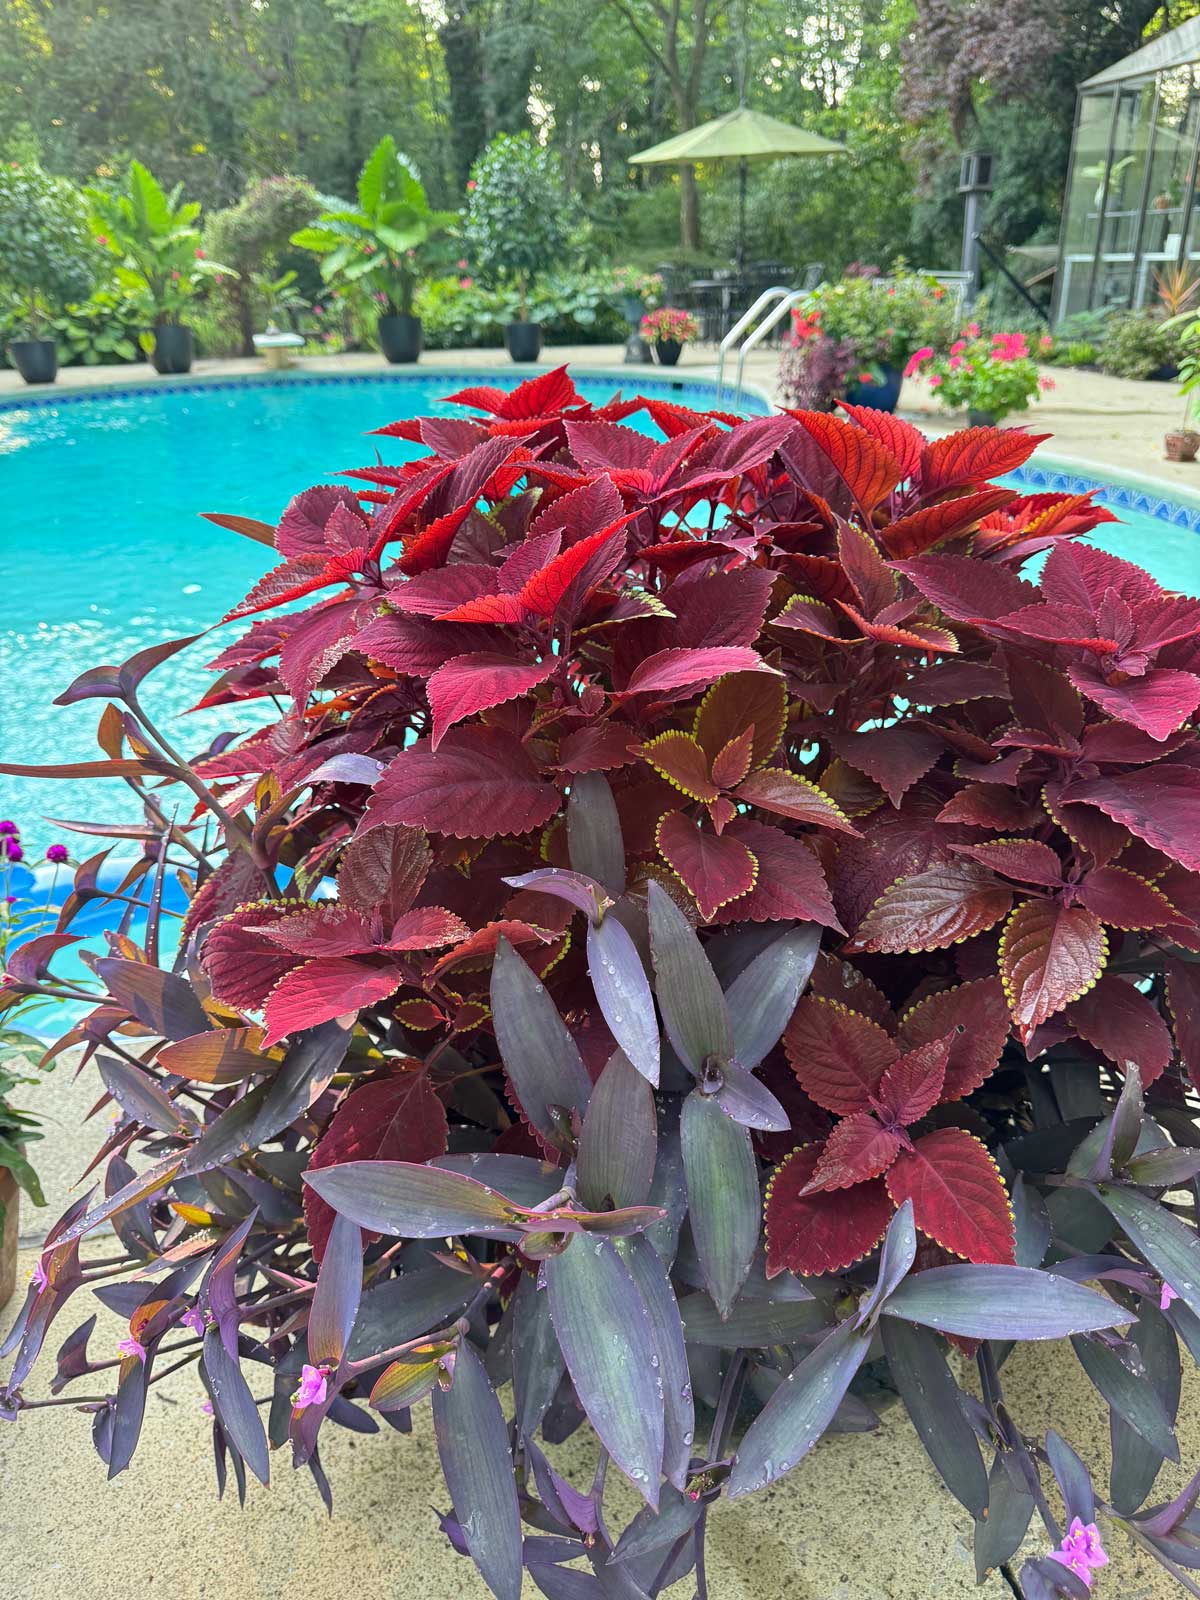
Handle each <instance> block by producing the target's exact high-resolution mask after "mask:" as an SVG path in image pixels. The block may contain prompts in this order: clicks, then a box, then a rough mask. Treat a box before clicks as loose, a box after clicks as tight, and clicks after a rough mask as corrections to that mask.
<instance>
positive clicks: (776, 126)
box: [629, 106, 850, 166]
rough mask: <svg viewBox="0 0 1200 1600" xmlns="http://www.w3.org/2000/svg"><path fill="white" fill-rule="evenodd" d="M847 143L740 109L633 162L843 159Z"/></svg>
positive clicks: (633, 158)
mask: <svg viewBox="0 0 1200 1600" xmlns="http://www.w3.org/2000/svg"><path fill="white" fill-rule="evenodd" d="M849 153H850V152H849V151H848V150H847V149H846V146H845V145H844V144H838V142H837V141H836V140H835V139H823V138H822V137H821V135H820V134H819V133H809V132H808V131H807V130H806V129H804V128H796V127H793V126H792V124H791V123H790V122H780V121H779V119H778V117H768V116H767V115H766V113H765V112H762V111H752V110H751V109H750V107H749V106H738V107H737V108H736V110H734V111H727V112H726V113H725V115H724V116H723V117H715V118H714V119H713V121H712V122H705V123H702V124H701V126H700V127H698V128H689V129H688V131H687V132H686V133H678V134H676V135H675V137H674V138H673V139H664V140H663V142H662V143H661V144H656V145H652V146H651V147H650V149H649V150H639V151H638V153H637V155H635V156H630V158H629V159H630V161H633V162H637V163H638V164H639V165H641V166H658V165H668V164H670V163H672V162H690V161H731V160H732V161H770V160H774V159H776V158H777V157H779V156H844V155H849Z"/></svg>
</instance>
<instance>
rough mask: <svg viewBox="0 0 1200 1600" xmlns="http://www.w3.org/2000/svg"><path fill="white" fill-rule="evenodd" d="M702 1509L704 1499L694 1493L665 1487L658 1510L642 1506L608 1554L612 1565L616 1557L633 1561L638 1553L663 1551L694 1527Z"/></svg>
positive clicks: (640, 1554)
mask: <svg viewBox="0 0 1200 1600" xmlns="http://www.w3.org/2000/svg"><path fill="white" fill-rule="evenodd" d="M703 1510H704V1502H703V1501H702V1500H701V1499H700V1497H699V1496H697V1497H696V1498H695V1499H694V1500H693V1499H692V1497H691V1495H687V1494H681V1493H680V1491H679V1490H678V1489H672V1488H668V1489H666V1490H665V1491H664V1493H663V1497H662V1503H661V1505H660V1507H659V1509H658V1512H657V1514H656V1513H655V1512H653V1511H651V1510H650V1508H649V1506H643V1507H642V1509H641V1510H640V1511H639V1512H638V1514H637V1516H636V1517H634V1519H633V1521H632V1522H631V1523H630V1524H629V1526H628V1527H627V1528H626V1529H625V1531H624V1533H623V1534H622V1535H621V1537H620V1538H619V1539H618V1540H617V1543H616V1548H615V1549H614V1550H613V1553H612V1555H610V1556H609V1558H608V1562H609V1565H610V1566H611V1565H612V1563H613V1562H615V1561H636V1560H637V1559H638V1557H639V1556H644V1555H649V1554H651V1553H652V1552H654V1551H656V1550H662V1551H664V1552H665V1551H666V1549H667V1547H668V1546H669V1545H672V1544H674V1543H675V1541H676V1540H677V1539H681V1538H682V1537H683V1535H684V1534H686V1533H687V1532H688V1531H689V1529H691V1528H694V1527H695V1526H696V1523H697V1522H698V1521H699V1520H700V1516H701V1513H702V1512H703Z"/></svg>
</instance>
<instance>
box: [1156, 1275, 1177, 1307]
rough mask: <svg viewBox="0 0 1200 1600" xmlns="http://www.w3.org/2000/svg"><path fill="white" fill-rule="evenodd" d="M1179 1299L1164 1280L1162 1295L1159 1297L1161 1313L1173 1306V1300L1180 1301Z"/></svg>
mask: <svg viewBox="0 0 1200 1600" xmlns="http://www.w3.org/2000/svg"><path fill="white" fill-rule="evenodd" d="M1178 1299H1179V1296H1178V1295H1177V1294H1176V1293H1175V1291H1174V1289H1172V1287H1171V1285H1170V1284H1169V1283H1168V1282H1167V1280H1166V1279H1165V1278H1164V1279H1163V1286H1162V1293H1161V1294H1160V1295H1159V1297H1158V1309H1159V1310H1160V1311H1165V1310H1166V1309H1167V1307H1168V1306H1169V1305H1170V1304H1171V1301H1172V1300H1178Z"/></svg>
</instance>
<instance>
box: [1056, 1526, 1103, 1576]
mask: <svg viewBox="0 0 1200 1600" xmlns="http://www.w3.org/2000/svg"><path fill="white" fill-rule="evenodd" d="M1062 1547H1063V1549H1064V1550H1068V1549H1069V1550H1071V1551H1072V1552H1073V1553H1074V1554H1076V1555H1079V1556H1082V1557H1083V1559H1084V1560H1085V1561H1086V1562H1087V1564H1088V1566H1089V1567H1106V1566H1107V1565H1108V1556H1107V1555H1106V1554H1105V1551H1104V1546H1103V1545H1102V1544H1101V1543H1100V1530H1099V1528H1098V1527H1097V1526H1096V1524H1095V1523H1094V1522H1088V1523H1084V1522H1083V1521H1082V1520H1081V1519H1080V1518H1079V1517H1074V1518H1072V1520H1071V1526H1070V1527H1069V1528H1068V1529H1067V1536H1066V1538H1065V1539H1064V1540H1063V1542H1062Z"/></svg>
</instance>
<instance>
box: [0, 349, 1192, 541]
mask: <svg viewBox="0 0 1200 1600" xmlns="http://www.w3.org/2000/svg"><path fill="white" fill-rule="evenodd" d="M548 370H550V368H549V367H548V366H547V365H546V364H544V363H538V364H537V365H536V366H533V367H531V368H530V369H529V376H530V377H535V376H537V375H538V374H539V373H544V372H546V371H548ZM668 370H669V371H670V376H668V375H667V372H665V371H664V370H663V369H662V368H661V367H653V368H650V369H647V368H645V367H643V366H640V365H636V366H635V365H631V366H610V365H607V364H603V365H597V366H592V365H590V364H587V363H578V362H576V363H572V364H571V371H572V373H573V374H574V375H575V376H576V377H578V378H580V379H583V380H593V381H594V380H597V379H606V380H611V381H616V382H619V383H624V384H625V385H629V384H630V382H631V381H632V382H636V384H637V386H638V387H639V388H644V389H649V390H651V391H654V390H657V391H659V392H661V391H664V390H665V391H667V392H668V393H670V392H678V393H682V392H685V391H686V392H689V393H691V394H692V395H695V396H697V397H700V398H703V399H706V400H708V401H710V403H711V404H712V405H713V406H714V407H715V406H716V405H717V404H718V403H719V402H720V401H721V400H722V399H724V398H725V396H726V395H727V393H728V386H727V385H726V386H724V387H722V388H718V385H717V383H716V380H715V374H713V373H710V371H709V369H707V368H701V369H699V370H697V369H695V368H685V369H682V370H679V371H678V372H677V371H675V370H674V369H668ZM701 373H703V374H704V375H703V376H701V375H700V374H701ZM500 375H504V376H506V377H507V376H510V375H511V376H516V377H520V376H522V374H521V373H520V372H519V371H518V372H514V370H513V368H512V367H504V366H497V367H496V368H495V369H492V368H489V367H468V366H445V367H443V366H436V365H426V366H418V367H415V368H413V369H412V370H406V371H404V372H397V371H395V369H394V368H392V367H388V366H380V367H378V368H376V367H372V368H371V369H369V370H367V371H361V372H344V373H340V372H308V371H304V370H302V369H295V370H290V371H286V372H268V371H265V370H264V371H261V372H244V373H236V374H229V373H180V374H178V375H166V374H164V375H163V376H161V377H156V378H155V380H154V381H153V382H152V383H149V382H146V381H145V377H144V374H140V373H139V375H138V376H137V377H134V376H132V375H131V377H130V379H129V380H128V381H127V382H126V381H123V380H120V379H116V380H113V381H111V382H108V383H104V384H97V385H95V386H94V387H91V386H89V387H86V388H78V389H67V390H55V389H53V388H51V389H48V390H44V391H40V392H38V393H36V394H31V395H20V396H16V397H11V398H4V399H0V415H3V414H5V413H8V412H13V411H28V410H35V409H46V408H50V407H59V406H74V405H83V404H86V403H87V402H89V401H91V400H105V399H112V398H114V397H120V396H125V395H130V394H134V395H155V394H159V393H162V392H163V391H164V390H166V391H170V392H172V393H179V392H181V391H182V392H185V393H186V392H193V391H195V392H199V391H203V390H208V389H212V390H216V391H222V390H234V389H242V388H247V387H250V388H263V389H283V388H289V387H295V388H316V387H325V386H331V385H339V384H340V385H346V386H353V387H361V386H362V385H363V384H367V383H379V382H380V381H381V380H382V381H385V382H389V383H393V384H396V385H403V384H406V383H427V382H429V381H437V382H443V381H444V382H446V383H462V384H466V385H471V384H480V383H481V382H486V380H487V379H488V378H489V377H494V376H500ZM742 395H743V398H744V399H750V400H752V401H753V402H754V405H755V406H756V407H758V408H761V410H762V413H763V414H769V413H770V411H771V410H772V408H773V407H774V403H775V402H774V400H773V398H772V396H771V394H770V393H769V392H768V391H767V389H766V388H764V387H763V385H761V384H759V383H755V382H753V381H747V382H745V383H744V384H743V386H742ZM725 403H726V405H728V404H729V401H728V400H727V399H726V401H725ZM921 420H922V419H917V421H916V425H917V426H920V423H921ZM1101 471H1102V472H1103V474H1104V475H1103V476H1100V475H1099V474H1100V473H1101ZM1007 476H1008V477H1009V479H1010V480H1013V481H1015V482H1017V483H1018V484H1019V485H1020V486H1021V487H1022V488H1027V489H1029V490H1032V491H1035V492H1036V491H1043V490H1052V491H1053V490H1064V491H1066V492H1067V493H1071V494H1087V493H1090V492H1092V491H1100V493H1101V494H1102V495H1103V498H1104V500H1105V502H1106V503H1107V504H1108V505H1110V506H1112V507H1114V508H1116V509H1118V510H1122V509H1123V510H1130V511H1140V512H1142V513H1144V514H1146V515H1148V516H1151V517H1154V518H1156V519H1157V520H1158V521H1161V522H1167V523H1169V524H1171V525H1172V526H1174V527H1183V528H1188V529H1190V530H1191V531H1192V532H1200V488H1192V487H1191V486H1190V485H1187V484H1179V483H1173V482H1170V481H1169V480H1167V479H1164V478H1156V477H1154V476H1153V474H1151V473H1142V472H1133V471H1129V470H1127V469H1123V468H1110V467H1104V468H1102V467H1101V466H1100V464H1099V463H1097V462H1094V461H1090V460H1088V459H1087V458H1085V457H1082V456H1071V455H1057V454H1055V453H1053V452H1051V453H1042V452H1039V453H1038V454H1037V455H1036V456H1035V457H1034V459H1033V460H1031V461H1029V462H1027V463H1026V464H1025V465H1024V466H1022V467H1018V468H1017V469H1016V471H1015V472H1012V473H1010V474H1008V475H1007Z"/></svg>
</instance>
